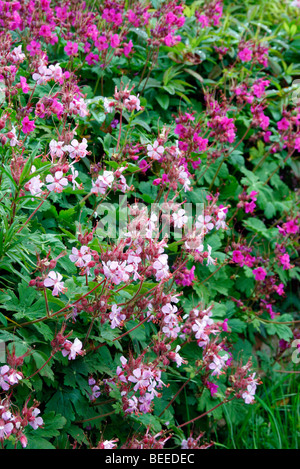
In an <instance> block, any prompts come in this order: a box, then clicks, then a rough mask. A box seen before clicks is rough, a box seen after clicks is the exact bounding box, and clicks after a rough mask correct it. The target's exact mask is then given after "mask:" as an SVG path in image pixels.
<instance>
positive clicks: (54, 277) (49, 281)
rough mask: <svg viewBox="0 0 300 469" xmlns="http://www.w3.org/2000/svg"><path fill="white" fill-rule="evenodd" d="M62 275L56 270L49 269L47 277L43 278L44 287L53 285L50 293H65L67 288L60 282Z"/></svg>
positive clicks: (56, 294)
mask: <svg viewBox="0 0 300 469" xmlns="http://www.w3.org/2000/svg"><path fill="white" fill-rule="evenodd" d="M61 279H62V275H61V274H60V273H58V272H54V270H51V272H49V274H48V277H47V278H46V279H45V280H44V285H45V287H48V288H49V287H53V291H52V295H53V296H58V295H59V293H65V292H66V291H67V289H66V288H65V286H64V282H61Z"/></svg>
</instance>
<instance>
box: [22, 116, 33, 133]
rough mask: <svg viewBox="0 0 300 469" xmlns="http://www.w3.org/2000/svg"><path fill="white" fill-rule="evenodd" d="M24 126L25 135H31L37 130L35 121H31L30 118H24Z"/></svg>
mask: <svg viewBox="0 0 300 469" xmlns="http://www.w3.org/2000/svg"><path fill="white" fill-rule="evenodd" d="M22 126H23V127H22V132H23V133H24V134H29V133H30V132H33V130H34V129H35V125H34V121H30V120H29V118H28V116H26V117H24V119H23V120H22Z"/></svg>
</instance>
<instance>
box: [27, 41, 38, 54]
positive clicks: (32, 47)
mask: <svg viewBox="0 0 300 469" xmlns="http://www.w3.org/2000/svg"><path fill="white" fill-rule="evenodd" d="M26 49H27V50H28V52H29V53H30V55H31V56H34V55H38V54H39V53H40V51H41V44H40V43H39V42H36V41H31V42H30V43H29V44H28V46H27V47H26Z"/></svg>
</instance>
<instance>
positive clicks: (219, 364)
mask: <svg viewBox="0 0 300 469" xmlns="http://www.w3.org/2000/svg"><path fill="white" fill-rule="evenodd" d="M228 358H229V356H228V355H227V354H225V355H224V356H223V357H219V356H217V355H215V356H214V358H213V362H212V363H210V364H209V365H208V368H209V369H210V370H213V372H212V374H211V375H212V376H215V375H217V376H219V375H220V374H221V373H222V368H223V367H224V366H225V363H226V361H227V360H228Z"/></svg>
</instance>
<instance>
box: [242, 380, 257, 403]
mask: <svg viewBox="0 0 300 469" xmlns="http://www.w3.org/2000/svg"><path fill="white" fill-rule="evenodd" d="M255 391H256V384H255V383H252V384H248V386H247V391H245V392H243V394H242V398H243V399H244V401H245V404H252V402H254V396H255Z"/></svg>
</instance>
